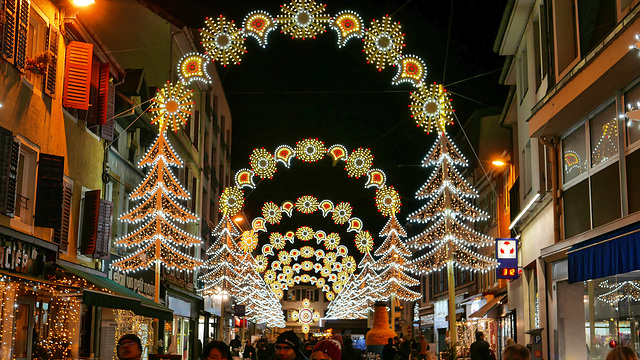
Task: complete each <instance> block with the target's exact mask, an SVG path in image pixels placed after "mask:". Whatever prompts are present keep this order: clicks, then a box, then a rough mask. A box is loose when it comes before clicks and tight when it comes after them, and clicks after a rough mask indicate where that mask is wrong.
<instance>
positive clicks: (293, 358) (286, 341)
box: [272, 330, 307, 360]
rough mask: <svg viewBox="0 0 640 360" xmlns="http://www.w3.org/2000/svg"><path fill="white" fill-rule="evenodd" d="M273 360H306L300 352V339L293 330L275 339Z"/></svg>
mask: <svg viewBox="0 0 640 360" xmlns="http://www.w3.org/2000/svg"><path fill="white" fill-rule="evenodd" d="M275 345H276V354H275V355H274V356H273V358H272V359H274V360H307V357H306V356H304V355H302V353H301V352H300V338H299V337H298V335H296V333H294V332H293V330H289V331H285V332H283V333H282V334H280V335H278V338H277V339H276V343H275Z"/></svg>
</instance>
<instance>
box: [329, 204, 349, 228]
mask: <svg viewBox="0 0 640 360" xmlns="http://www.w3.org/2000/svg"><path fill="white" fill-rule="evenodd" d="M352 213H353V208H351V205H349V203H347V202H341V203H340V204H338V205H336V207H335V208H334V209H333V214H332V215H331V218H332V219H333V222H335V223H336V224H344V223H345V222H347V220H349V218H350V217H351V214H352Z"/></svg>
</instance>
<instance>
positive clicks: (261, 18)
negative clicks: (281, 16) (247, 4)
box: [242, 11, 277, 48]
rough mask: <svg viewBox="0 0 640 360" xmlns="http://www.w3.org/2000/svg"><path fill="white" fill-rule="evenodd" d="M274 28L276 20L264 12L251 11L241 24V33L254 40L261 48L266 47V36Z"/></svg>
mask: <svg viewBox="0 0 640 360" xmlns="http://www.w3.org/2000/svg"><path fill="white" fill-rule="evenodd" d="M276 28H277V20H276V19H274V18H273V16H271V15H270V14H269V13H268V12H266V11H252V12H250V13H249V15H247V16H246V17H245V18H244V21H243V23H242V32H243V33H244V34H245V35H248V36H251V37H253V38H254V39H256V40H257V41H258V44H259V45H260V46H261V47H263V48H264V47H266V46H267V36H269V33H270V32H271V31H273V30H275V29H276Z"/></svg>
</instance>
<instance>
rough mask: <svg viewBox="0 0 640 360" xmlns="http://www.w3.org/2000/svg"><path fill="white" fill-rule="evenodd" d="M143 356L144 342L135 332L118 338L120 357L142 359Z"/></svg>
mask: <svg viewBox="0 0 640 360" xmlns="http://www.w3.org/2000/svg"><path fill="white" fill-rule="evenodd" d="M141 357H142V343H141V342H140V338H139V337H138V336H137V335H135V334H125V335H122V337H121V338H120V340H118V359H120V360H140V358H141Z"/></svg>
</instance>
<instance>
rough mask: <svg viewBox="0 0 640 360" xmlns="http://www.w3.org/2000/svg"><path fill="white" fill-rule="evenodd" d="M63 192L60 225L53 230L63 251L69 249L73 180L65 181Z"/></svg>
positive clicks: (54, 239) (54, 237) (55, 241)
mask: <svg viewBox="0 0 640 360" xmlns="http://www.w3.org/2000/svg"><path fill="white" fill-rule="evenodd" d="M63 186H64V188H63V192H62V216H61V218H60V226H58V228H56V229H54V230H53V239H52V240H53V242H54V243H56V244H58V245H60V246H59V249H60V251H62V252H67V251H68V249H69V223H70V220H71V198H72V196H73V184H72V183H71V181H67V180H66V179H65V181H64V185H63Z"/></svg>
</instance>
